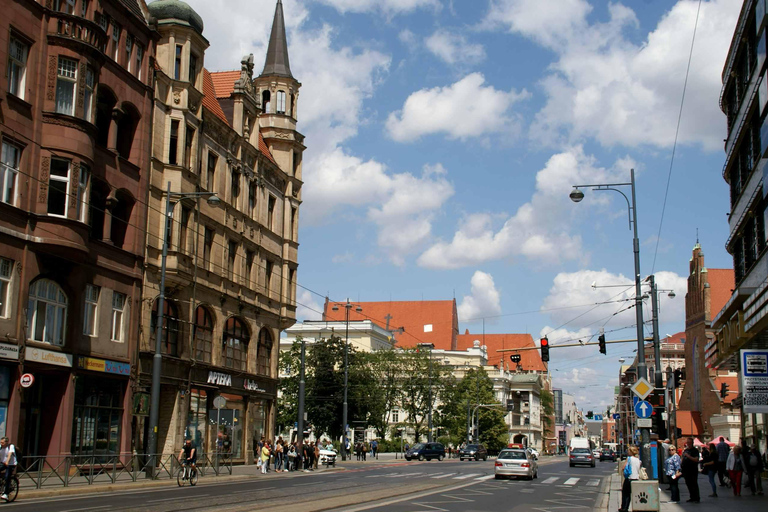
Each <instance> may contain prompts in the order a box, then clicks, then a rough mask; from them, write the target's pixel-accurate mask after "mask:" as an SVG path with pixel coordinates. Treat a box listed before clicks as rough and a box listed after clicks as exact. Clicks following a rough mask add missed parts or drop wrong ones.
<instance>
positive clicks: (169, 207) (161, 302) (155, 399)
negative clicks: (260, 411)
mask: <svg viewBox="0 0 768 512" xmlns="http://www.w3.org/2000/svg"><path fill="white" fill-rule="evenodd" d="M190 197H205V198H207V199H208V204H210V205H211V206H218V205H219V204H221V199H219V197H218V196H216V195H215V194H214V193H213V192H189V193H181V192H171V182H170V181H169V182H168V189H167V190H166V194H165V213H164V216H165V227H164V228H163V253H162V257H161V259H160V293H159V295H158V296H157V329H156V330H155V355H154V356H153V357H152V389H151V393H150V402H149V436H148V439H147V451H148V452H149V456H150V465H149V467H150V468H153V469H152V470H153V471H154V467H155V456H156V455H157V428H158V424H159V422H160V378H161V375H162V363H163V356H162V354H161V351H162V335H163V320H164V318H163V310H164V308H165V261H166V259H167V258H168V232H169V228H170V224H171V222H173V209H174V208H175V207H176V205H177V204H178V203H179V202H180V201H181V200H182V199H186V198H190ZM171 199H174V200H175V201H174V202H171Z"/></svg>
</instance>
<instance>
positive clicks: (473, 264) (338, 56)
mask: <svg viewBox="0 0 768 512" xmlns="http://www.w3.org/2000/svg"><path fill="white" fill-rule="evenodd" d="M189 3H190V4H191V5H192V6H193V7H194V8H195V9H196V10H197V11H198V12H199V13H200V14H201V16H202V17H203V19H204V21H205V32H204V35H205V36H206V37H207V38H208V39H209V40H210V42H211V47H210V48H209V50H208V51H207V53H206V56H205V66H206V67H207V68H208V69H210V70H212V71H221V70H228V69H237V68H238V67H239V61H240V57H241V56H242V55H244V54H247V53H251V52H252V53H254V54H255V56H256V62H257V68H258V69H260V66H261V63H262V62H263V60H262V59H263V56H264V53H265V51H266V42H267V39H268V36H269V28H270V25H271V20H272V15H273V13H274V6H275V0H205V1H203V0H190V1H189ZM698 7H699V2H698V1H692V0H681V1H678V2H674V1H662V0H642V1H640V0H634V1H631V0H627V1H625V2H624V3H621V2H616V3H611V2H603V1H596V0H595V1H587V0H471V1H470V0H285V1H284V10H285V16H286V23H287V28H288V40H289V52H290V59H291V69H292V71H293V73H294V76H295V77H296V78H297V79H298V80H299V81H300V82H302V84H303V85H302V89H301V92H300V96H299V99H298V109H299V110H298V112H299V115H298V117H299V119H298V120H299V130H300V131H302V133H304V134H305V135H306V145H307V147H308V149H307V151H306V153H305V160H304V181H305V185H304V189H303V199H304V204H303V205H302V210H301V214H300V231H299V241H300V243H301V247H300V252H299V253H300V257H299V262H300V267H299V273H298V276H299V284H300V285H301V286H302V287H304V288H301V289H300V290H299V302H300V303H301V307H300V310H299V316H300V317H301V318H314V317H317V316H318V313H317V311H319V310H320V309H321V307H322V302H323V296H325V295H326V294H327V295H328V296H329V297H330V298H331V299H332V300H343V299H345V298H346V297H349V298H350V299H351V300H353V301H357V300H359V301H378V300H389V299H392V300H419V299H422V298H423V299H425V300H444V299H450V298H452V297H454V296H455V297H456V300H457V303H458V305H459V315H460V320H461V325H460V329H461V330H462V332H463V331H464V329H466V328H468V329H470V331H471V332H481V330H482V321H479V320H477V319H478V318H482V317H486V321H485V329H486V332H494V333H503V332H529V333H531V334H532V335H533V336H534V338H538V337H539V336H541V335H544V334H547V335H548V336H549V339H550V342H551V343H552V344H553V345H556V344H557V343H563V342H566V341H567V340H570V339H574V338H577V339H587V338H589V337H590V336H591V335H593V334H595V333H596V332H597V331H598V330H599V328H600V327H601V326H603V327H604V328H605V329H606V330H607V331H610V332H609V335H608V339H612V338H613V339H622V338H630V337H633V336H634V334H635V330H634V323H635V316H634V311H633V310H631V309H630V310H626V311H619V310H622V309H625V308H626V306H627V305H629V304H630V302H611V303H609V304H603V305H599V306H597V307H595V306H594V304H596V303H598V302H606V301H612V300H613V301H615V300H621V299H631V297H632V296H633V293H634V292H633V289H631V288H630V286H631V282H630V281H629V279H628V278H627V276H629V277H630V278H631V276H632V274H633V259H632V235H631V231H629V229H628V223H627V209H626V203H625V202H624V200H623V199H622V198H621V196H619V195H618V194H615V193H610V192H607V193H606V192H587V193H586V194H587V195H586V197H585V199H584V201H582V202H581V203H579V204H574V203H572V202H571V201H570V200H569V199H568V193H569V192H570V188H571V185H573V184H576V183H604V182H616V181H619V182H625V181H628V180H629V169H630V168H635V170H636V181H637V202H638V216H639V219H638V228H639V238H640V241H641V268H642V274H643V276H644V277H645V276H646V275H648V274H649V273H651V271H654V272H655V273H656V275H657V281H658V282H659V283H660V287H661V288H666V289H674V290H675V292H676V294H677V297H676V298H674V299H669V298H667V296H666V294H662V300H661V323H662V325H661V334H662V335H664V334H667V333H669V334H673V333H676V332H678V331H682V330H684V307H685V306H684V305H685V292H686V281H685V279H686V276H687V272H688V261H689V259H690V257H691V250H692V248H693V245H694V244H695V243H696V237H697V228H698V237H699V240H700V242H701V244H702V246H703V249H704V252H705V255H706V264H707V266H709V267H712V268H730V267H732V260H731V257H730V255H728V253H727V252H726V251H725V249H724V243H725V241H726V239H727V237H728V225H727V217H726V214H727V213H728V212H729V209H730V207H729V204H728V188H727V184H726V183H725V181H724V180H723V178H722V166H723V161H724V153H723V145H722V144H723V143H722V140H723V139H724V138H725V136H726V125H725V116H724V115H723V114H722V112H721V111H720V109H719V104H718V101H719V94H720V87H721V78H720V75H721V72H722V68H723V64H724V61H725V58H726V53H727V50H728V45H729V43H730V39H731V37H732V34H733V30H734V27H735V23H736V19H737V17H738V13H739V10H740V8H741V2H740V1H738V0H711V1H703V2H701V10H700V11H699V16H698V22H696V15H697V10H698ZM233 13H237V15H234V16H233ZM694 27H695V28H696V39H695V44H694V46H693V53H692V56H691V66H690V74H689V77H688V85H687V88H686V95H685V103H684V107H683V110H682V116H681V123H680V130H679V133H678V136H677V140H678V142H677V146H676V148H675V158H674V162H673V163H671V158H672V151H673V144H674V141H675V133H676V129H677V120H678V114H679V112H680V104H681V97H682V94H683V84H684V81H685V77H686V67H687V65H688V57H689V52H690V50H691V40H692V37H693V32H694ZM670 167H671V180H670V186H669V197H668V200H667V203H666V211H665V213H664V217H663V225H662V226H661V231H659V226H660V222H661V219H662V215H661V212H662V208H663V206H664V195H665V189H666V184H667V179H668V176H669V172H670ZM657 242H658V244H657ZM657 245H658V249H657ZM654 260H655V264H654ZM593 282H595V283H596V284H597V285H613V284H625V283H628V286H627V288H626V289H625V288H603V289H597V290H595V289H593V288H592V287H591V286H590V285H591V284H592V283H593ZM577 306H578V307H577ZM617 312H618V313H617ZM645 312H646V315H645V318H646V320H647V321H650V306H647V308H646V310H645ZM647 332H650V330H649V329H647ZM608 354H609V355H608V356H602V355H600V354H598V352H597V348H596V347H587V348H581V347H579V348H574V349H559V350H552V360H551V364H550V368H551V369H552V375H553V378H554V382H555V385H556V386H558V387H562V388H563V389H564V390H566V391H568V392H570V393H571V394H573V395H574V396H575V397H576V399H577V403H578V404H579V406H582V407H584V408H585V409H596V410H599V409H601V408H602V407H603V406H605V405H607V404H608V403H609V402H610V400H611V398H612V392H613V386H614V385H615V383H616V377H617V375H618V366H619V362H618V359H619V358H620V357H630V356H632V345H631V344H629V345H609V348H608Z"/></svg>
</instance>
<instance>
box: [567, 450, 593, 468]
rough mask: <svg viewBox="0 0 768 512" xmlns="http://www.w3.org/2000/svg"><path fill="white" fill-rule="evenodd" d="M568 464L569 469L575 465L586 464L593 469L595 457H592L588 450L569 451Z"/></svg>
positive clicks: (590, 451)
mask: <svg viewBox="0 0 768 512" xmlns="http://www.w3.org/2000/svg"><path fill="white" fill-rule="evenodd" d="M569 462H570V465H571V467H573V466H575V465H576V464H587V465H589V466H592V467H595V456H594V455H592V450H590V449H589V448H574V449H573V450H571V456H570V460H569Z"/></svg>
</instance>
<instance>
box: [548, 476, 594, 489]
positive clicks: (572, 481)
mask: <svg viewBox="0 0 768 512" xmlns="http://www.w3.org/2000/svg"><path fill="white" fill-rule="evenodd" d="M562 478H565V477H559V476H551V477H549V478H547V479H545V480H542V481H541V482H538V483H537V484H535V485H563V486H568V487H573V486H575V485H577V484H578V483H579V482H581V483H582V484H583V485H586V486H587V487H598V486H599V485H600V479H599V478H591V479H586V478H577V477H570V478H565V479H564V480H562V481H561V479H562Z"/></svg>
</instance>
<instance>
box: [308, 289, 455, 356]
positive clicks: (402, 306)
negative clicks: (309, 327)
mask: <svg viewBox="0 0 768 512" xmlns="http://www.w3.org/2000/svg"><path fill="white" fill-rule="evenodd" d="M344 304H345V303H344V302H326V303H325V307H324V309H323V320H327V321H333V320H335V321H342V322H343V321H344V320H345V318H346V317H345V310H344ZM334 306H338V311H334V310H333V307H334ZM356 306H360V308H362V311H361V312H359V313H358V312H357V311H355V307H356ZM387 317H389V330H390V331H395V330H396V329H399V328H400V327H402V328H403V329H404V330H403V332H399V333H398V332H395V333H394V334H395V345H396V346H398V347H403V348H406V347H415V346H416V345H417V344H419V343H433V344H434V345H435V348H437V349H442V350H455V349H456V335H457V332H458V328H459V323H458V318H457V314H456V301H454V300H432V301H396V302H358V303H355V304H354V306H353V307H352V308H351V309H350V310H349V319H350V320H371V321H373V322H374V323H375V324H377V325H379V326H380V327H383V328H385V329H386V328H387Z"/></svg>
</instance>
